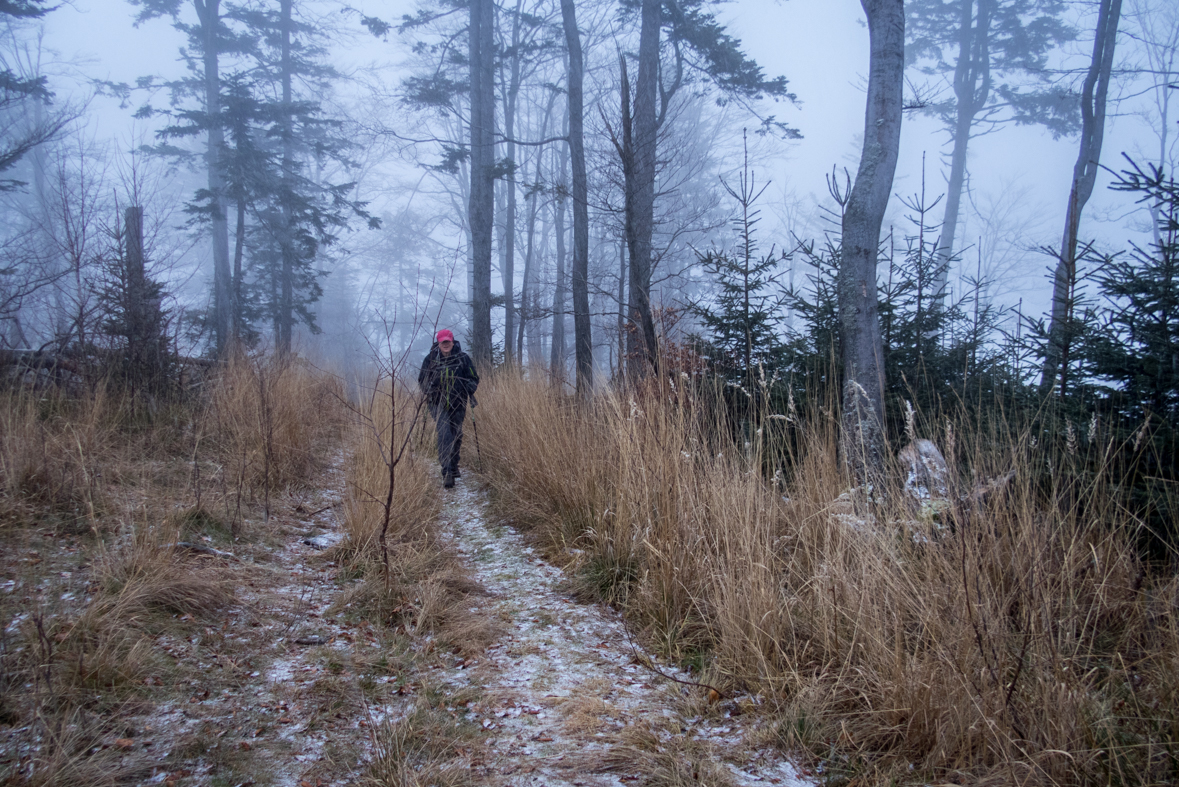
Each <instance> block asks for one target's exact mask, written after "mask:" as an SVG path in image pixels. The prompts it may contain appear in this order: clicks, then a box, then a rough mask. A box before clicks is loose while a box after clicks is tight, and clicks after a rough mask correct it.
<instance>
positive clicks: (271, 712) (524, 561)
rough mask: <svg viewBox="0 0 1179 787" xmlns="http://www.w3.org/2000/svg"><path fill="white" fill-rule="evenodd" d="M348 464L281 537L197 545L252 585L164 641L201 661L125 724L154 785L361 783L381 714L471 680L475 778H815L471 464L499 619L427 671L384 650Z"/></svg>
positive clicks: (457, 513) (484, 571) (467, 516)
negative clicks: (553, 556) (219, 612)
mask: <svg viewBox="0 0 1179 787" xmlns="http://www.w3.org/2000/svg"><path fill="white" fill-rule="evenodd" d="M343 466H344V460H343V457H342V456H338V457H336V458H335V461H333V462H332V463H331V466H330V467H329V468H327V469H326V471H325V472H324V474H323V476H322V483H321V485H320V488H319V489H317V490H315V491H313V492H304V493H298V494H296V495H294V496H292V497H290V498H284V499H281V500H276V501H274V506H273V510H272V516H271V520H270V522H269V523H268V524H267V525H266V526H265V530H264V531H261V530H259V531H256V532H265V534H266V535H265V537H264V538H262V539H259V540H257V541H255V542H251V543H240V544H237V545H234V549H235V552H236V555H235V557H234V558H223V557H219V556H206V557H203V558H200V559H208V560H219V561H225V565H226V566H227V567H229V568H230V569H231V571H232V572H233V574H234V577H235V581H236V597H237V601H236V603H235V604H234V605H233V607H232V608H231V609H229V610H227V611H226V612H225V613H224V621H223V623H221V622H217V623H214V622H212V621H210V622H209V624H208V625H206V626H205V627H204V628H203V629H197V630H194V631H190V633H189V634H185V635H182V636H177V635H176V634H175V633H161V634H160V635H159V636H158V637H157V638H156V639H155V642H154V647H155V648H156V649H157V650H158V651H159V652H161V653H164V654H167V655H168V656H170V657H171V658H173V659H175V661H176V663H178V664H183V665H186V668H185V669H184V670H183V671H182V672H181V673H180V674H179V675H178V676H177V677H178V681H177V683H175V684H174V685H173V686H172V687H171V691H170V692H169V693H170V694H171V696H173V697H176V699H174V700H168V701H157V702H156V703H154V704H153V703H150V702H149V703H144V705H145V707H144V708H143V711H144V712H143V713H141V714H133V717H132V718H129V719H128V724H127V728H126V731H125V732H123V733H119V734H120V735H126V736H128V737H127V738H126V739H125V740H122V741H121V742H119V743H118V746H119V748H124V747H125V748H126V751H125V752H123V753H122V754H121V756H122V757H123V758H124V759H125V761H126V762H125V764H126V765H128V766H129V765H131V764H132V760H134V761H135V762H137V763H139V766H138V767H139V770H138V773H141V774H144V777H143V778H142V779H141V780H140V781H141V783H156V784H163V785H167V787H188V785H207V784H232V785H237V784H258V785H275V786H276V787H327V786H328V785H333V786H334V785H341V786H342V785H348V784H353V783H355V782H356V781H357V780H358V779H360V778H362V777H363V775H364V773H365V771H366V769H367V767H368V763H369V761H370V760H372V758H373V757H374V751H375V747H374V736H375V735H380V734H384V733H385V731H386V730H387V729H388V727H387V725H383V724H382V723H381V722H383V721H386V720H387V721H391V722H396V721H397V720H398V719H401V718H403V717H404V716H405V715H406V714H407V713H408V712H409V711H410V710H411V709H412V708H414V707H415V703H417V702H418V701H419V696H418V693H419V691H420V690H421V688H422V687H424V686H426V685H429V686H431V687H432V688H431V691H441V693H442V695H443V696H453V697H455V698H456V699H455V703H454V704H455V705H458V707H447V708H446V710H447V711H449V712H450V713H451V714H452V715H453V716H457V717H461V716H464V715H465V717H466V719H467V720H469V721H470V722H472V723H473V724H475V725H476V726H477V727H478V728H479V729H480V730H482V734H481V736H480V737H478V738H477V739H476V740H474V741H471V742H470V743H469V746H466V745H465V746H466V748H464V750H463V751H462V752H456V753H455V759H454V763H453V764H454V765H459V766H462V767H466V768H469V777H470V780H471V782H472V783H474V784H486V785H495V786H496V787H500V786H501V785H502V786H503V787H508V786H513V787H515V786H517V785H518V786H521V787H522V786H523V785H549V786H550V787H563V786H564V785H586V787H590V786H597V785H622V784H627V783H633V782H638V781H646V780H648V779H650V778H651V777H655V778H656V779H658V772H659V771H660V770H661V769H662V770H663V771H668V770H669V769H670V770H675V769H676V768H677V767H679V766H681V765H682V766H683V768H686V769H687V773H688V774H689V777H688V779H689V780H690V781H694V780H695V779H693V778H692V774H695V773H699V775H700V778H699V781H700V782H701V783H707V784H712V785H718V786H723V785H734V786H735V787H744V786H745V785H770V784H773V785H783V786H784V787H801V786H802V785H806V784H809V782H806V781H803V779H802V777H801V776H800V774H799V772H798V770H796V769H795V768H794V767H793V766H792V765H791V763H790V762H789V761H787V760H786V759H785V758H784V757H783V756H782V755H781V753H780V752H777V751H775V750H773V749H770V748H766V747H764V746H763V747H759V746H758V745H756V744H755V743H754V741H756V740H758V739H759V738H758V736H757V735H756V734H754V733H755V730H756V725H757V724H758V723H759V717H760V718H762V719H764V716H761V714H758V713H741V712H740V711H741V709H749V708H750V706H751V705H754V704H756V703H757V699H756V698H752V697H741V698H726V699H725V700H723V701H720V702H717V703H714V704H710V703H709V702H708V701H707V700H706V699H705V698H704V697H703V691H704V690H703V689H701V688H698V687H688V686H684V685H681V684H678V683H675V682H674V681H671V680H668V679H667V678H665V677H663V676H661V675H660V674H658V673H657V672H655V671H653V670H652V669H651V668H649V667H648V666H644V663H643V662H647V663H650V661H649V660H650V656H648V655H646V654H642V653H640V652H639V651H637V650H636V648H637V647H638V646H637V645H636V644H635V643H633V642H632V641H631V639H630V637H629V636H628V635H627V632H626V629H625V628H624V626H623V622H622V619H621V617H620V616H619V615H618V614H617V613H616V612H614V611H612V610H610V609H606V608H603V607H600V606H597V605H586V604H581V603H578V602H576V601H574V600H573V599H572V597H571V596H570V595H569V593H568V592H567V591H566V590H564V589H563V588H564V587H565V582H564V575H563V573H562V571H561V570H559V569H558V568H556V567H554V566H552V565H549V564H548V563H546V562H545V561H544V560H542V559H541V557H540V555H539V554H538V553H537V552H535V551H534V550H533V549H532V548H531V547H529V546H528V544H527V542H526V540H525V538H524V537H523V536H522V535H520V534H519V533H518V532H516V531H514V530H513V529H512V528H510V527H506V526H501V525H498V524H495V523H491V522H489V521H488V520H487V518H486V515H485V511H486V508H487V506H486V499H485V493H484V492H483V491H481V490H480V489H479V488H478V487H477V485H476V484H475V483H474V482H468V481H467V480H466V479H460V480H459V482H458V485H457V486H456V487H455V488H454V489H452V490H443V489H441V488H439V489H438V490H437V494H439V495H443V496H444V509H443V516H442V523H441V524H442V529H443V532H444V534H445V535H446V537H448V538H450V539H452V540H453V544H454V547H455V549H456V551H457V552H458V553H459V555H460V557H461V559H462V560H463V561H464V562H465V563H466V565H467V568H468V569H469V572H470V575H471V579H473V580H474V581H475V582H477V583H478V584H479V585H481V586H482V587H483V588H485V589H486V590H487V593H486V594H474V595H472V596H470V597H469V598H470V603H471V605H472V611H473V612H476V613H477V614H479V615H483V616H488V617H489V618H490V619H492V620H494V621H496V623H497V628H498V630H499V631H501V632H502V634H501V636H499V638H498V639H496V640H495V641H494V642H493V643H492V644H491V645H490V646H489V647H488V648H487V649H486V650H485V651H483V652H481V653H477V654H475V655H473V656H467V657H465V658H462V657H459V656H457V655H452V654H450V653H448V652H443V650H442V649H438V648H436V647H435V643H433V642H431V641H430V637H429V636H425V637H423V638H418V639H417V640H416V641H415V642H416V644H415V645H414V647H415V648H417V649H419V650H420V651H421V653H422V654H423V655H422V657H421V658H419V659H417V661H415V662H414V663H415V664H417V665H418V666H416V667H414V668H413V669H419V670H423V671H424V672H423V673H422V674H419V675H417V676H414V675H405V674H394V669H395V667H394V665H393V664H392V662H390V665H389V666H387V667H381V666H380V665H381V664H383V663H385V658H384V657H385V656H386V655H388V654H386V653H385V652H384V651H383V650H382V648H387V647H388V641H389V640H388V639H387V632H386V634H385V635H383V634H382V633H381V632H380V631H378V630H376V629H374V628H373V627H372V626H370V625H369V624H368V623H367V622H365V621H364V620H358V619H356V618H355V616H349V615H347V614H344V613H342V612H341V610H340V605H338V604H337V602H338V601H339V600H340V598H341V596H342V594H343V593H345V592H346V591H347V589H348V587H349V586H350V585H352V584H354V583H355V582H358V581H360V580H358V579H355V578H345V579H344V580H341V577H340V576H339V575H338V574H337V571H338V570H339V569H338V567H337V566H336V565H334V564H333V563H331V562H330V561H329V560H328V559H327V558H326V557H325V553H324V552H323V550H324V549H327V548H329V547H330V546H332V545H334V544H335V543H336V542H338V541H339V540H340V539H342V538H344V537H345V535H344V532H343V529H342V523H341V522H340V521H339V520H338V519H337V515H336V511H337V507H336V505H335V504H337V503H338V502H339V501H340V500H341V499H342V498H343V494H344V475H343ZM250 526H252V527H259V528H260V527H262V526H261V524H260V523H252V524H251V525H250ZM202 631H203V633H202ZM194 634H195V636H194ZM383 637H385V638H384V639H383ZM659 669H660V670H661V671H663V672H665V673H667V674H674V675H675V676H676V677H678V678H680V679H682V680H690V679H691V678H690V676H689V675H687V674H684V673H682V672H678V671H676V670H675V669H674V668H673V667H670V666H668V665H661V666H659ZM157 685H158V684H157ZM468 697H475V698H476V699H473V700H470V701H467V700H466V698H468ZM760 739H761V740H764V739H766V736H764V735H763V736H761V737H760ZM112 740H113V739H112ZM111 745H114V744H113V743H111V742H107V743H106V744H104V746H111ZM681 770H682V769H681ZM705 772H706V773H705ZM705 776H707V778H704V777H705Z"/></svg>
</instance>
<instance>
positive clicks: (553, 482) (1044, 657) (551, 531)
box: [480, 375, 1179, 785]
mask: <svg viewBox="0 0 1179 787" xmlns="http://www.w3.org/2000/svg"><path fill="white" fill-rule="evenodd" d="M480 394H481V395H480V400H481V402H482V406H481V407H480V417H481V420H480V429H481V435H480V436H481V438H482V441H483V442H482V454H483V459H484V464H485V471H486V476H487V478H488V480H489V482H490V484H491V486H492V490H493V499H494V500H495V505H496V506H497V509H498V512H499V514H500V515H501V516H502V517H504V518H506V519H508V520H510V521H514V522H515V523H517V524H519V525H520V526H522V527H525V528H527V529H530V530H531V531H532V532H533V533H534V534H535V536H536V537H537V538H538V539H540V540H541V541H542V543H543V544H544V546H545V548H546V550H547V551H548V552H549V553H550V554H552V555H553V556H555V557H557V558H558V559H559V560H563V561H564V562H566V563H567V564H568V567H569V569H570V571H571V572H572V573H573V574H574V575H575V577H577V580H576V581H577V582H578V586H579V589H580V591H581V592H582V593H583V594H585V595H587V596H589V597H594V598H597V599H600V600H605V601H608V602H611V603H614V604H616V605H618V606H620V607H621V608H622V609H623V610H624V611H625V613H626V614H627V615H628V617H629V618H630V619H631V621H632V623H633V625H635V627H636V628H638V629H640V630H642V631H643V632H644V634H645V637H646V638H647V640H648V641H649V642H651V643H654V644H655V645H656V646H657V647H659V648H660V649H662V650H663V651H665V652H666V653H667V654H668V655H670V656H671V657H673V658H676V659H678V660H680V661H681V663H685V664H693V663H694V664H696V665H697V666H701V667H703V669H704V671H705V672H706V677H707V682H709V683H712V684H720V685H723V686H724V687H725V688H726V689H727V690H730V691H731V690H746V691H751V692H755V693H759V694H761V695H763V697H764V698H765V699H766V700H767V702H766V703H765V704H764V705H763V707H768V708H772V709H773V710H772V719H771V720H772V721H773V723H774V726H775V729H776V730H777V741H778V743H779V744H780V745H782V746H784V747H787V748H789V749H792V750H795V751H801V752H803V753H804V754H806V755H807V756H809V757H810V758H812V759H813V760H815V761H818V762H821V763H822V765H823V768H824V772H825V773H826V774H828V775H829V776H830V777H831V778H833V779H835V781H834V782H833V783H840V782H841V781H842V782H849V783H850V782H851V781H853V780H860V781H862V780H867V781H868V782H870V783H883V782H887V781H890V780H892V781H895V782H919V781H923V780H931V779H932V780H954V781H961V780H963V779H967V780H970V781H972V782H974V783H999V782H1003V783H1018V784H1052V785H1090V784H1094V785H1095V784H1110V783H1118V784H1143V785H1145V784H1161V783H1169V782H1174V781H1176V780H1179V759H1177V758H1179V711H1176V708H1179V656H1177V655H1176V654H1179V578H1177V577H1176V576H1175V575H1174V574H1173V573H1172V572H1170V571H1168V570H1166V569H1165V568H1163V567H1160V566H1156V565H1151V564H1148V563H1146V562H1144V560H1143V559H1142V558H1141V557H1140V555H1139V553H1138V551H1137V547H1136V545H1137V543H1138V537H1139V523H1138V522H1136V521H1135V520H1134V518H1133V517H1132V516H1130V515H1129V514H1128V513H1127V509H1126V508H1125V507H1124V506H1122V505H1119V504H1118V494H1117V488H1116V484H1117V479H1116V478H1111V477H1108V476H1109V474H1106V475H1104V476H1103V475H1102V474H1101V473H1096V474H1088V475H1086V476H1085V477H1084V479H1078V478H1073V477H1070V475H1069V474H1068V464H1067V463H1068V458H1067V457H1062V456H1057V455H1053V454H1051V450H1052V449H1051V448H1050V447H1048V446H1044V445H1040V446H1038V445H1037V443H1036V440H1034V439H1032V437H1031V436H1030V435H1029V434H1028V433H1027V432H1025V431H1020V430H1018V429H1014V428H1012V429H1008V430H1005V431H1004V430H1002V429H1000V428H998V427H996V428H995V430H994V431H992V432H990V433H986V434H983V433H979V432H970V431H969V429H968V428H966V427H965V426H964V425H963V424H953V423H951V424H950V425H949V426H950V428H949V429H948V430H947V429H946V424H944V423H943V424H925V425H924V426H925V430H926V431H928V432H930V433H931V434H932V436H934V437H937V438H938V439H939V442H941V443H942V444H943V449H944V450H945V452H946V453H947V455H948V457H949V459H950V462H951V484H952V493H951V496H950V500H949V501H947V502H945V503H944V504H942V505H941V506H930V505H928V504H921V503H919V502H917V501H914V500H913V499H912V498H910V497H908V496H907V495H906V494H905V493H904V492H903V491H902V490H901V489H900V483H899V482H898V483H897V485H896V488H891V489H888V490H885V494H884V495H877V496H876V497H877V498H878V501H879V500H881V499H882V500H883V502H877V503H876V504H875V505H872V506H868V505H867V504H866V503H864V502H863V501H862V500H861V499H860V498H861V497H862V496H861V495H857V494H853V493H852V491H851V490H849V488H848V482H847V480H846V478H845V477H844V475H843V474H842V472H841V469H840V466H839V464H838V462H837V457H836V451H835V446H836V432H835V428H836V423H837V422H836V420H835V419H836V418H837V413H832V412H831V411H830V410H828V411H826V412H825V413H824V412H822V411H819V412H814V413H805V414H802V415H803V417H802V418H797V419H792V420H791V421H790V422H789V423H785V424H784V423H783V422H782V420H779V421H777V422H776V424H775V425H776V427H777V428H778V429H779V430H785V429H788V430H793V431H792V432H791V433H790V434H789V435H788V438H789V439H784V440H781V441H780V443H777V444H781V445H789V446H791V448H790V451H789V454H788V455H782V454H781V453H779V452H777V451H776V449H775V445H776V443H775V442H774V441H771V440H770V431H771V430H770V429H769V424H770V422H766V424H767V426H766V428H765V430H764V432H763V430H762V429H758V430H756V432H754V431H753V430H752V429H748V428H747V429H731V428H730V426H729V425H728V424H725V423H721V422H720V421H719V417H718V416H716V415H715V414H714V412H713V410H712V409H710V408H705V407H703V406H702V405H701V403H700V402H701V399H702V397H701V396H700V395H699V394H697V392H695V391H694V390H693V387H692V385H691V384H690V383H689V384H686V385H681V387H680V389H679V390H675V388H674V387H669V388H666V389H664V390H661V391H651V392H647V393H645V394H643V395H639V394H633V395H632V394H623V395H619V394H616V393H606V394H600V395H599V396H598V397H597V398H596V399H595V400H594V401H593V402H592V403H591V404H588V405H578V404H577V403H576V402H573V401H571V400H569V399H567V398H564V397H562V396H559V395H556V394H554V393H553V392H551V391H550V390H548V389H547V388H545V387H544V386H542V385H537V384H531V383H527V382H523V381H521V380H519V379H518V378H514V377H511V376H508V375H504V376H501V377H499V378H497V379H496V380H495V381H494V383H493V384H491V385H486V386H484V388H483V389H481V391H480ZM783 420H784V419H783ZM734 433H737V434H745V435H746V437H747V438H748V442H746V443H744V444H743V443H741V442H735V441H733V440H732V439H731V438H729V437H725V435H731V434H734ZM779 434H781V432H779ZM947 434H948V435H951V436H952V437H950V439H949V440H947V439H946V437H945V435H947ZM918 436H921V435H918ZM947 443H949V444H947ZM1045 467H1049V468H1051V470H1050V472H1051V473H1054V474H1055V475H1054V476H1053V478H1055V479H1057V480H1056V481H1055V482H1054V483H1051V484H1048V485H1046V484H1045V483H1044V476H1045ZM779 469H785V470H787V471H788V472H785V473H778V472H776V470H779ZM1012 471H1014V472H1012ZM894 475H896V474H895V473H894ZM769 476H773V477H772V478H771V477H769ZM783 478H788V479H789V480H787V481H783V480H782V479H783Z"/></svg>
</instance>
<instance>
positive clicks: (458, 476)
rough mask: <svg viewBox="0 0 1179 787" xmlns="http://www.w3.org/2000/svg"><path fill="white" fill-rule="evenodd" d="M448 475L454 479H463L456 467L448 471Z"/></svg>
mask: <svg viewBox="0 0 1179 787" xmlns="http://www.w3.org/2000/svg"><path fill="white" fill-rule="evenodd" d="M450 474H451V475H452V476H454V477H455V478H462V477H463V474H462V473H460V472H459V469H458V465H455V467H454V469H453V470H451V471H450Z"/></svg>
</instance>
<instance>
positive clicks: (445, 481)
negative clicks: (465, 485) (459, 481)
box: [442, 470, 454, 489]
mask: <svg viewBox="0 0 1179 787" xmlns="http://www.w3.org/2000/svg"><path fill="white" fill-rule="evenodd" d="M442 487H443V488H444V489H452V488H453V487H454V473H452V472H450V471H449V470H448V471H446V472H445V473H443V474H442Z"/></svg>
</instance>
